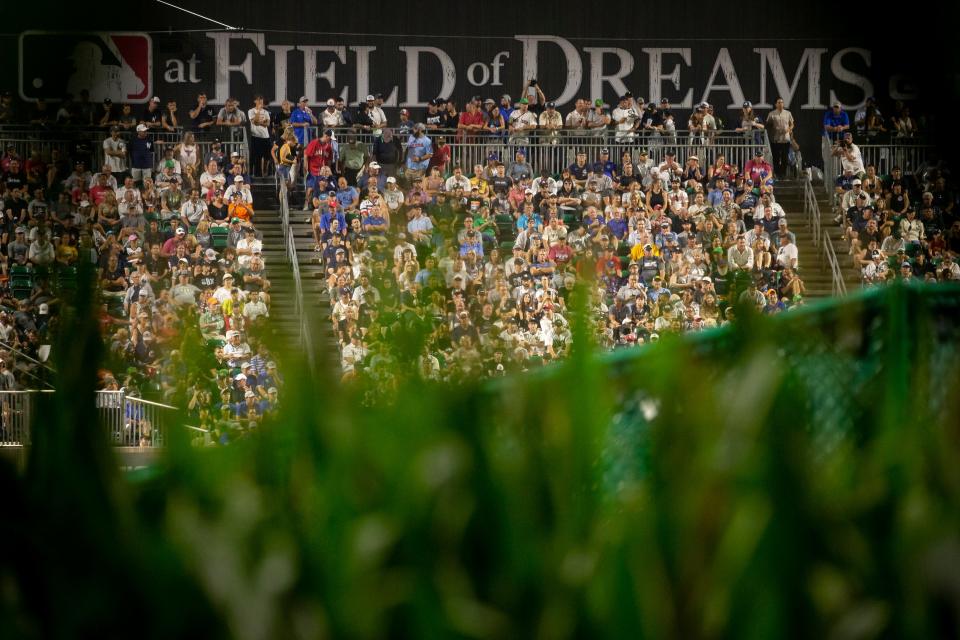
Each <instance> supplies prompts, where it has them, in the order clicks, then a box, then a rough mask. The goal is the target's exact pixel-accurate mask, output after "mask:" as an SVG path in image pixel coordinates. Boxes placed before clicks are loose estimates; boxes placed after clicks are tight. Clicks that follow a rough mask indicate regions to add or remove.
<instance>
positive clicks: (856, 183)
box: [850, 178, 863, 186]
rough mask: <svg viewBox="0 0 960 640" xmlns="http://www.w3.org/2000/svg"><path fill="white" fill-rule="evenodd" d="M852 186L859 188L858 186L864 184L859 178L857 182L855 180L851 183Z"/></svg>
mask: <svg viewBox="0 0 960 640" xmlns="http://www.w3.org/2000/svg"><path fill="white" fill-rule="evenodd" d="M850 184H851V185H853V186H857V185H862V184H863V182H861V181H860V178H857V179H856V180H854V181H853V182H851V183H850Z"/></svg>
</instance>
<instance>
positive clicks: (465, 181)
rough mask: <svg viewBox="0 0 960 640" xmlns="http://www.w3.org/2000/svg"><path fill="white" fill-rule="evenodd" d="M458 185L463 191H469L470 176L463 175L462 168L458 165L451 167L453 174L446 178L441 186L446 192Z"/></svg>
mask: <svg viewBox="0 0 960 640" xmlns="http://www.w3.org/2000/svg"><path fill="white" fill-rule="evenodd" d="M458 185H459V186H460V187H461V188H462V189H463V192H464V193H467V194H469V193H470V178H468V177H467V176H465V175H463V169H461V168H460V167H459V166H457V167H454V168H453V175H452V176H450V177H449V178H447V181H446V182H445V183H444V185H443V188H444V190H445V191H446V192H447V193H452V192H453V190H454V189H455V188H456V187H457V186H458Z"/></svg>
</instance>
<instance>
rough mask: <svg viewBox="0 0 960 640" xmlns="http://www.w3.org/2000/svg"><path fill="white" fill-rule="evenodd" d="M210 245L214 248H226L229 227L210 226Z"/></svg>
mask: <svg viewBox="0 0 960 640" xmlns="http://www.w3.org/2000/svg"><path fill="white" fill-rule="evenodd" d="M210 245H211V246H212V247H213V248H214V249H224V248H226V246H227V228H226V227H210Z"/></svg>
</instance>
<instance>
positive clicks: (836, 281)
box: [803, 175, 847, 296]
mask: <svg viewBox="0 0 960 640" xmlns="http://www.w3.org/2000/svg"><path fill="white" fill-rule="evenodd" d="M803 212H804V215H805V217H806V220H807V223H808V224H809V225H810V227H811V231H812V233H813V244H814V246H815V247H817V250H818V251H820V253H821V254H822V255H823V258H824V262H825V263H826V264H827V265H828V267H829V269H830V276H831V281H832V283H833V295H835V296H840V295H844V294H845V293H846V292H847V283H846V281H844V279H843V271H842V270H841V268H840V263H839V261H838V260H837V252H836V251H835V250H834V248H833V240H831V239H830V234H829V233H824V232H823V221H822V219H821V216H820V204H819V203H818V202H817V195H816V193H815V192H814V190H813V182H812V181H811V179H810V176H809V175H807V176H805V177H804V178H803ZM822 264H823V263H821V265H822Z"/></svg>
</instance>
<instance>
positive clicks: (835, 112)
mask: <svg viewBox="0 0 960 640" xmlns="http://www.w3.org/2000/svg"><path fill="white" fill-rule="evenodd" d="M849 129H850V116H848V115H847V112H846V111H844V110H843V107H842V106H841V105H840V102H839V101H836V102H834V103H833V106H832V107H831V108H830V109H829V110H828V111H827V112H826V113H825V114H823V137H824V138H825V139H826V141H827V144H828V145H832V144H833V143H834V142H838V141H840V140H842V139H843V134H844V133H845V132H846V131H848V130H849Z"/></svg>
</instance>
